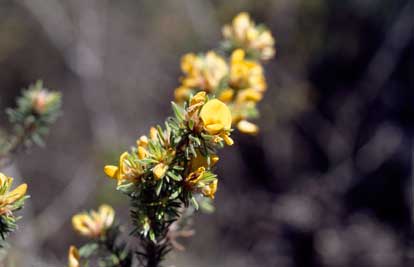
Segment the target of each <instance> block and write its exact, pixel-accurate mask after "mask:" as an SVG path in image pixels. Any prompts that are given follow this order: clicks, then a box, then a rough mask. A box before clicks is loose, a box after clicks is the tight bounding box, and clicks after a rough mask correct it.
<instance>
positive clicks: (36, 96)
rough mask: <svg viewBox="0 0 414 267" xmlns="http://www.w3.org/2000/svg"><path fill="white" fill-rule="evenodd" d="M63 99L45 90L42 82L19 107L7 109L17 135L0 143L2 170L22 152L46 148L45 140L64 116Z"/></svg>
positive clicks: (37, 84)
mask: <svg viewBox="0 0 414 267" xmlns="http://www.w3.org/2000/svg"><path fill="white" fill-rule="evenodd" d="M60 106H61V95H60V93H58V92H51V91H49V90H48V89H45V88H44V87H43V83H42V82H41V81H37V82H36V83H35V84H33V85H30V86H29V89H27V90H25V91H24V92H23V96H21V97H19V98H18V99H17V107H16V108H14V109H12V108H9V109H7V111H6V112H7V114H8V116H9V121H10V123H11V124H13V126H14V127H13V132H12V133H11V134H10V137H9V138H6V140H0V166H2V165H5V163H4V162H5V161H6V160H8V159H10V157H11V156H12V155H13V154H14V153H16V152H17V151H18V150H19V149H21V148H25V147H26V148H27V147H29V146H30V145H32V144H33V143H35V144H37V145H43V144H44V143H43V138H44V136H45V135H46V134H47V133H48V131H49V128H50V126H51V125H52V124H53V123H54V122H55V121H56V119H57V118H58V117H59V115H60Z"/></svg>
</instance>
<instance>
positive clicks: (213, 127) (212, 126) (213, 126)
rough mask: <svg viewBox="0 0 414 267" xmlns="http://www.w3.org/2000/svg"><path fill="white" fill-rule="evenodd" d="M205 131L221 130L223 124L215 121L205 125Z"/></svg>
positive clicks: (212, 132) (216, 131)
mask: <svg viewBox="0 0 414 267" xmlns="http://www.w3.org/2000/svg"><path fill="white" fill-rule="evenodd" d="M205 128H206V130H207V132H209V133H211V134H214V133H218V132H220V131H221V130H223V129H224V125H222V124H220V123H216V124H208V125H206V126H205Z"/></svg>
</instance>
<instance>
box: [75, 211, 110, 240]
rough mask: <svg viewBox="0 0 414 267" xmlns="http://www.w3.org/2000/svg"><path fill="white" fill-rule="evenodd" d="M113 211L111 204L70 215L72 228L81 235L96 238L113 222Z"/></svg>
mask: <svg viewBox="0 0 414 267" xmlns="http://www.w3.org/2000/svg"><path fill="white" fill-rule="evenodd" d="M114 218H115V211H114V210H113V208H112V207H111V206H108V205H101V206H100V207H99V209H98V211H94V210H93V211H91V212H89V213H86V212H83V213H79V214H76V215H75V216H73V217H72V226H73V228H74V229H75V230H76V231H77V232H78V233H79V234H81V235H83V236H86V237H90V238H97V237H100V236H102V235H104V234H105V231H106V230H107V229H108V228H110V227H111V226H112V224H113V222H114Z"/></svg>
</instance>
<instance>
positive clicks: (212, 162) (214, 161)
mask: <svg viewBox="0 0 414 267" xmlns="http://www.w3.org/2000/svg"><path fill="white" fill-rule="evenodd" d="M219 159H220V158H219V157H218V156H217V155H212V156H211V166H214V165H216V163H217V162H218V161H219Z"/></svg>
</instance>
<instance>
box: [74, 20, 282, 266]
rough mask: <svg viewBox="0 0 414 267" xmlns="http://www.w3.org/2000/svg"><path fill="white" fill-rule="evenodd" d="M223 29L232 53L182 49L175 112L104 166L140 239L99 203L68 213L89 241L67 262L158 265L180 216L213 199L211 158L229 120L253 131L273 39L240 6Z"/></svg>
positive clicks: (172, 243) (226, 137) (224, 139)
mask: <svg viewBox="0 0 414 267" xmlns="http://www.w3.org/2000/svg"><path fill="white" fill-rule="evenodd" d="M223 31H224V33H225V34H224V36H225V38H226V40H225V41H224V45H223V47H225V48H226V51H227V53H228V54H229V55H230V58H229V59H227V58H226V57H223V56H221V55H220V53H219V52H214V51H210V52H207V53H206V54H197V55H196V54H193V53H190V54H187V55H185V56H184V57H183V59H182V62H181V69H182V71H183V77H182V78H181V85H180V87H178V88H177V89H176V90H175V98H176V103H175V102H172V109H173V112H174V116H172V117H169V118H168V119H167V120H166V121H165V122H164V124H162V125H157V126H155V127H151V128H150V130H149V133H148V135H142V136H141V137H139V138H138V140H137V141H136V145H135V146H134V147H133V148H132V149H131V150H130V151H126V152H123V153H122V154H121V155H120V157H119V161H118V162H117V164H116V165H107V166H105V167H104V172H105V174H106V175H107V176H109V177H110V178H111V179H114V180H116V189H117V190H118V191H120V192H122V193H123V194H125V195H127V196H128V197H129V200H130V217H131V220H132V223H133V227H134V228H133V230H132V232H131V235H132V236H134V237H136V238H138V239H139V241H140V243H139V244H140V245H139V247H138V248H131V247H127V246H125V244H124V243H122V242H121V240H122V237H121V231H119V229H120V228H116V229H117V230H116V231H112V230H111V229H113V228H114V227H113V226H112V222H113V215H114V212H113V210H112V208H110V207H108V206H101V207H100V208H99V211H97V212H96V211H91V212H90V213H81V214H78V215H75V216H74V217H73V219H72V222H73V226H74V228H75V230H76V231H77V232H79V233H80V234H81V235H83V236H86V237H88V238H90V239H91V240H93V242H92V243H89V244H87V245H85V246H82V247H81V248H80V249H79V250H77V249H76V248H75V247H73V246H72V247H70V249H69V266H70V267H79V266H86V265H87V264H90V263H91V262H92V261H93V260H94V259H95V260H97V261H98V262H99V263H100V266H105V267H111V266H128V267H129V266H131V257H133V256H132V255H134V256H136V257H137V259H138V260H139V262H140V264H141V265H142V266H147V267H157V266H160V264H161V262H162V260H163V259H164V258H165V255H166V254H167V253H168V252H169V251H170V250H171V249H172V248H174V247H176V248H179V247H180V245H179V244H178V243H177V242H176V240H175V237H176V236H179V235H180V234H178V233H179V232H180V231H181V230H183V229H185V222H186V219H187V218H189V217H191V216H192V214H193V212H194V211H195V210H197V209H199V207H200V204H203V205H201V206H205V205H204V203H206V201H209V200H212V199H214V197H215V194H216V191H217V188H218V184H219V180H218V178H217V175H216V174H215V173H214V166H215V164H216V163H217V162H218V160H219V157H218V156H217V154H218V150H219V149H221V148H224V147H225V146H226V145H232V144H233V143H234V141H233V139H232V138H231V137H230V135H231V132H232V125H237V127H238V129H239V130H240V131H241V132H244V133H250V134H254V133H257V131H258V127H257V126H256V125H254V124H252V123H250V122H248V121H247V120H246V119H251V118H254V117H256V116H257V115H258V112H257V110H256V103H257V102H258V101H260V100H261V98H262V95H263V93H264V91H265V90H266V82H265V78H264V72H263V67H262V66H261V64H260V62H259V61H258V60H265V59H269V58H271V57H272V56H273V54H274V48H273V43H274V41H273V38H272V36H271V34H270V32H269V31H268V30H266V29H265V28H264V27H256V26H255V24H254V23H253V22H252V21H251V20H250V18H249V16H248V15H247V14H245V13H242V14H240V15H238V16H237V17H236V18H235V19H234V21H233V25H232V26H225V28H224V30H223ZM181 233H183V232H181ZM184 235H185V234H184ZM188 235H191V234H187V235H185V236H188ZM108 240H110V241H108ZM108 242H109V243H108ZM120 242H121V245H120V246H119V245H117V244H119V243H120ZM108 244H109V245H108Z"/></svg>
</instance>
